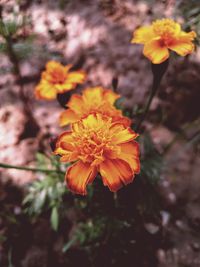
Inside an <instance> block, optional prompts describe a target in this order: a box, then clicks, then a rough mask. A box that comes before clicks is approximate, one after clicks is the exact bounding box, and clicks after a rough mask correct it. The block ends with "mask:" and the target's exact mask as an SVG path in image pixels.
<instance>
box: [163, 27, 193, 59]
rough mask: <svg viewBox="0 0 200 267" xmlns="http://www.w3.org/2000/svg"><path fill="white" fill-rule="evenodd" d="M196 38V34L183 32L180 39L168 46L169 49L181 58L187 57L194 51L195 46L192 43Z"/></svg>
mask: <svg viewBox="0 0 200 267" xmlns="http://www.w3.org/2000/svg"><path fill="white" fill-rule="evenodd" d="M195 37H196V33H195V32H193V31H192V32H189V33H186V32H181V35H180V36H179V38H178V39H176V40H174V42H173V43H172V44H171V45H169V46H168V48H169V49H171V50H173V51H175V52H176V53H177V54H178V55H180V56H186V55H188V54H191V53H192V52H193V51H194V47H195V46H194V44H193V43H192V41H193V40H194V38H195Z"/></svg>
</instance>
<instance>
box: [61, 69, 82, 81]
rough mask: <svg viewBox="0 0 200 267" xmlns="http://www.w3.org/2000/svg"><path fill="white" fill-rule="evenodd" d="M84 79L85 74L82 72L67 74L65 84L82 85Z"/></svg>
mask: <svg viewBox="0 0 200 267" xmlns="http://www.w3.org/2000/svg"><path fill="white" fill-rule="evenodd" d="M85 78H86V73H85V72H84V71H82V70H79V71H72V72H69V73H68V75H67V81H66V82H67V83H68V82H69V83H83V82H84V81H85Z"/></svg>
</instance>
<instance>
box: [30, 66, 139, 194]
mask: <svg viewBox="0 0 200 267" xmlns="http://www.w3.org/2000/svg"><path fill="white" fill-rule="evenodd" d="M70 67H71V66H70V65H67V66H62V65H61V64H60V63H58V62H55V61H50V62H48V63H47V65H46V70H45V71H44V72H43V73H42V78H41V81H40V83H39V85H38V86H37V87H36V90H35V94H36V97H37V98H39V99H46V100H51V99H54V98H56V96H57V94H62V93H65V92H67V91H69V90H72V89H75V87H76V85H77V84H80V83H83V82H84V80H85V77H86V75H85V73H84V72H83V71H74V72H69V69H70ZM119 98H120V95H119V94H116V93H115V92H113V91H112V90H109V89H104V88H103V87H100V86H99V87H91V88H86V89H84V90H83V91H82V94H81V95H79V94H72V96H71V98H70V99H69V101H68V103H66V108H67V109H66V110H64V111H63V112H62V113H61V115H60V125H61V126H69V127H70V130H68V131H65V132H63V133H62V134H61V135H60V136H59V137H58V138H57V141H56V144H55V150H54V154H55V155H59V156H60V161H61V162H69V163H72V165H71V166H70V167H69V168H68V169H67V172H66V175H65V180H66V183H67V185H68V188H69V189H70V190H71V191H72V192H74V193H77V194H81V195H85V194H86V193H87V190H86V187H87V185H88V184H89V183H91V182H92V181H93V180H94V178H95V177H96V176H97V174H98V173H99V174H100V175H101V177H102V180H103V184H104V185H105V186H108V187H109V189H110V190H111V191H113V192H115V191H117V190H118V189H119V188H121V187H122V186H123V185H126V184H129V183H131V182H132V181H133V179H134V176H135V174H137V173H139V171H140V161H139V145H138V143H137V142H136V141H135V139H136V137H137V136H138V134H136V133H135V132H134V131H133V130H131V128H130V125H131V120H130V119H129V118H127V117H124V116H123V114H122V111H121V110H119V109H117V108H116V107H115V106H114V104H115V101H116V100H117V99H119Z"/></svg>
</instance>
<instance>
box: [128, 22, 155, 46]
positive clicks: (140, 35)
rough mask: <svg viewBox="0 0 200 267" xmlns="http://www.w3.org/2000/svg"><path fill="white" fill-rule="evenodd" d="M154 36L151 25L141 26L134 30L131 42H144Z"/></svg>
mask: <svg viewBox="0 0 200 267" xmlns="http://www.w3.org/2000/svg"><path fill="white" fill-rule="evenodd" d="M154 38H156V36H155V34H154V32H153V28H152V26H143V27H140V28H139V29H137V30H135V32H134V35H133V39H132V40H131V43H136V44H145V43H147V42H149V41H151V40H152V39H154Z"/></svg>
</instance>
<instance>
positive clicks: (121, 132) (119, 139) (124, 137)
mask: <svg viewBox="0 0 200 267" xmlns="http://www.w3.org/2000/svg"><path fill="white" fill-rule="evenodd" d="M110 130H111V133H112V134H113V137H112V142H113V143H115V144H123V143H127V142H129V141H131V140H133V139H135V138H136V137H138V134H137V133H135V132H134V131H133V130H131V128H124V126H123V125H121V124H118V123H117V124H114V125H113V127H112V128H111V129H110Z"/></svg>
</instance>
